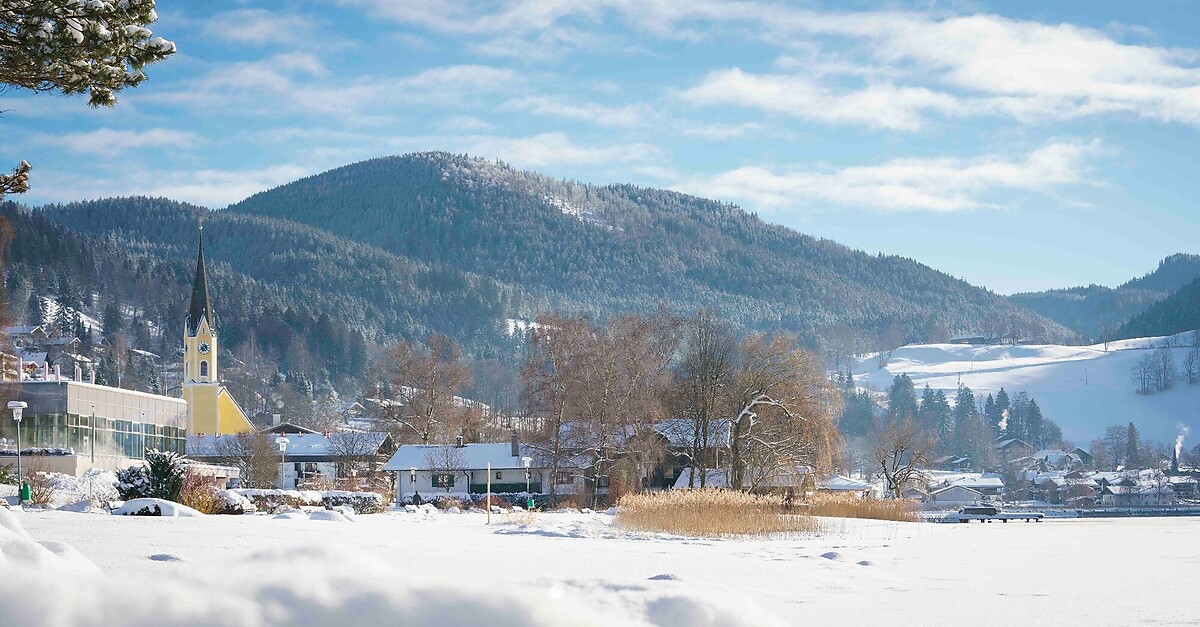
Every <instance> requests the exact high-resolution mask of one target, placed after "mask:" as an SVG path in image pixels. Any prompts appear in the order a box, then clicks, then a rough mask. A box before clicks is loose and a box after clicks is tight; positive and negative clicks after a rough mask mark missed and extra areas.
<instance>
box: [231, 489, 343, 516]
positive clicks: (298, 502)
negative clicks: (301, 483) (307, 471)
mask: <svg viewBox="0 0 1200 627" xmlns="http://www.w3.org/2000/svg"><path fill="white" fill-rule="evenodd" d="M231 492H234V493H236V494H238V495H240V496H242V497H244V498H246V499H248V500H249V501H250V502H251V503H253V504H254V507H255V508H256V509H258V510H259V511H263V512H266V513H268V514H277V513H279V512H283V511H287V510H289V509H296V508H299V507H306V506H307V507H318V506H322V505H324V502H323V499H322V497H321V493H320V492H313V491H311V490H254V489H241V490H231Z"/></svg>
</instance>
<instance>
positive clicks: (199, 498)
mask: <svg viewBox="0 0 1200 627" xmlns="http://www.w3.org/2000/svg"><path fill="white" fill-rule="evenodd" d="M219 493H220V490H218V489H217V488H216V486H214V485H213V484H212V482H211V481H209V479H208V477H206V476H204V475H202V474H201V473H200V472H198V471H197V470H196V469H195V468H187V469H185V470H184V473H183V482H182V484H181V485H180V487H179V502H180V503H182V504H184V505H187V506H188V507H190V508H192V509H194V510H196V511H198V512H200V513H201V514H218V513H221V512H220V510H221V505H222V503H221V498H220V494H219Z"/></svg>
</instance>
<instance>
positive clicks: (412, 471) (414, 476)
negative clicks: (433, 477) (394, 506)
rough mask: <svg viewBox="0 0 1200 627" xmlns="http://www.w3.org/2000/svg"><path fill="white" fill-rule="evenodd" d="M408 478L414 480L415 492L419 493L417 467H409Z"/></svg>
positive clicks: (413, 487)
mask: <svg viewBox="0 0 1200 627" xmlns="http://www.w3.org/2000/svg"><path fill="white" fill-rule="evenodd" d="M408 478H409V479H411V480H412V489H413V494H416V493H417V469H416V468H409V469H408Z"/></svg>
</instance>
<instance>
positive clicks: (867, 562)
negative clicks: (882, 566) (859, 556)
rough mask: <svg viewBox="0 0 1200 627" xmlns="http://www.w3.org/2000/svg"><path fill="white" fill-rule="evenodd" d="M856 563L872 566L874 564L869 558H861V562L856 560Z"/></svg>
mask: <svg viewBox="0 0 1200 627" xmlns="http://www.w3.org/2000/svg"><path fill="white" fill-rule="evenodd" d="M858 565H859V566H874V565H875V564H874V563H873V562H871V560H863V561H861V562H858Z"/></svg>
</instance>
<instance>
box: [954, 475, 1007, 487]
mask: <svg viewBox="0 0 1200 627" xmlns="http://www.w3.org/2000/svg"><path fill="white" fill-rule="evenodd" d="M950 485H951V486H962V487H964V488H974V489H979V488H1003V487H1004V481H1003V480H1002V479H1001V478H1000V477H963V478H961V479H958V480H956V481H951V482H950Z"/></svg>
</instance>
